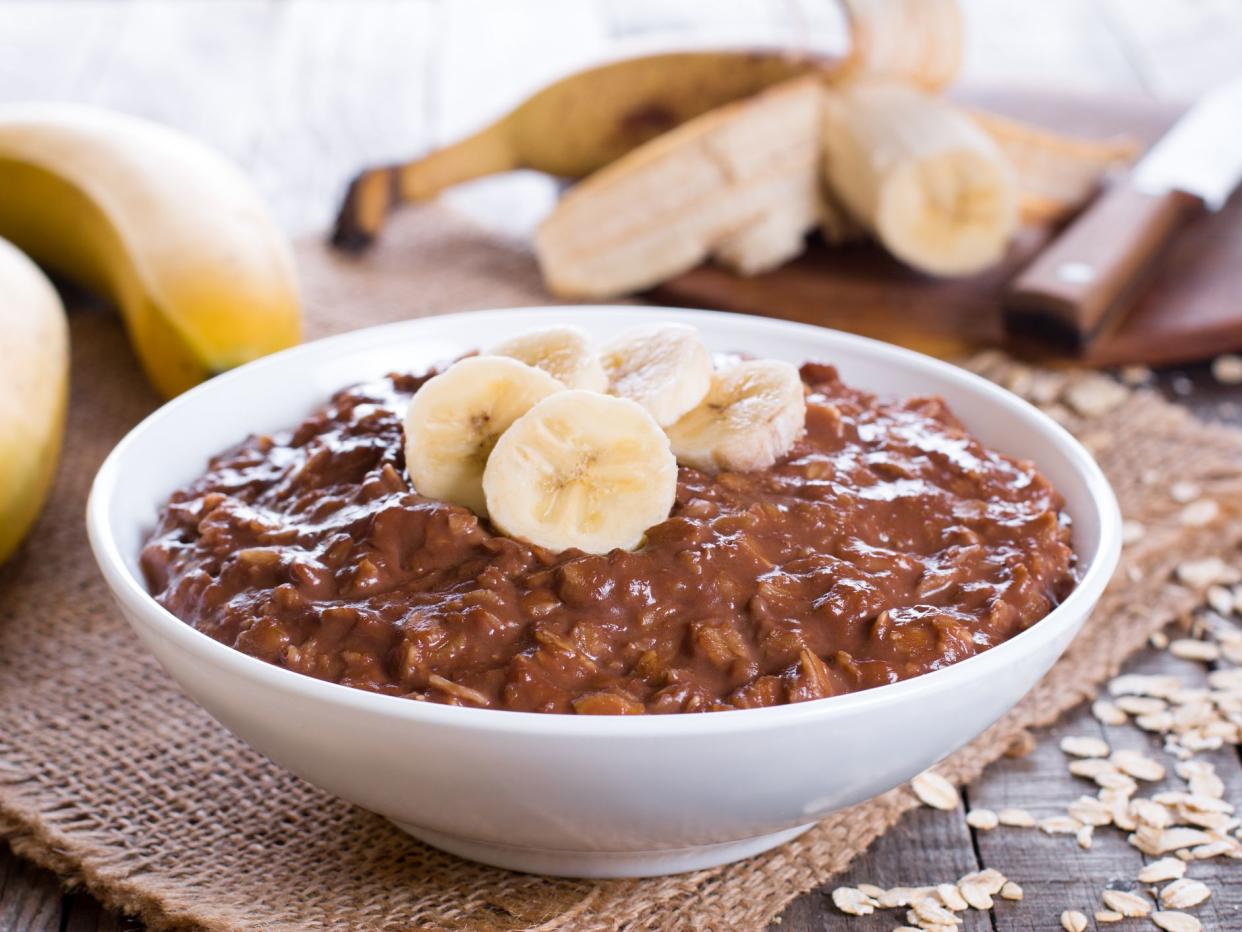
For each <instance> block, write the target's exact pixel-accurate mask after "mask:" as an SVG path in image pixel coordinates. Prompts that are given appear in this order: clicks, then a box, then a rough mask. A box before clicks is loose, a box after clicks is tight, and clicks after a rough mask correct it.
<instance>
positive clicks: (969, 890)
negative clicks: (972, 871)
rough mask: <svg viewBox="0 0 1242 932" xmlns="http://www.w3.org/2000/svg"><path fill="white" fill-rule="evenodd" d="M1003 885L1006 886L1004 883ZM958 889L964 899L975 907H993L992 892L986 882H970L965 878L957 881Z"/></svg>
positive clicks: (982, 908)
mask: <svg viewBox="0 0 1242 932" xmlns="http://www.w3.org/2000/svg"><path fill="white" fill-rule="evenodd" d="M1001 886H1004V884H1002V885H1001ZM957 889H958V891H959V892H960V893H961V894H962V899H964V900H965V901H966V902H967V903H969V904H970V905H971V906H972V907H974V908H975V909H981V910H986V909H991V908H992V906H993V905H995V904H993V902H992V894H991V893H989V892H988V888H987V885H986V884H983V883H980V882H978V881H975V882H968V881H967V880H966V879H965V878H963V879H962V880H959V881H958V882H957Z"/></svg>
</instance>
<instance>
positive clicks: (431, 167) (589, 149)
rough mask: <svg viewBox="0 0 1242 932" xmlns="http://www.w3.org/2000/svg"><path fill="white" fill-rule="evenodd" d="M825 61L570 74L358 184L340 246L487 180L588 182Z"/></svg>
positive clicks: (660, 58)
mask: <svg viewBox="0 0 1242 932" xmlns="http://www.w3.org/2000/svg"><path fill="white" fill-rule="evenodd" d="M829 67H830V64H829V63H828V62H826V61H823V60H817V59H813V58H808V57H806V56H798V55H793V54H790V53H785V52H777V51H711V52H670V53H666V54H661V55H647V56H641V57H637V58H627V59H623V60H621V61H616V62H610V63H609V64H606V65H600V66H599V67H596V68H590V69H587V70H585V71H580V72H577V73H575V74H571V75H569V76H567V77H565V78H562V79H561V80H559V81H557V82H555V83H554V84H550V85H549V86H547V87H545V88H544V89H543V90H541V91H539V92H538V93H536V94H535V95H534V96H532V97H530V98H529V99H528V100H526V101H525V102H524V103H522V104H521V105H519V106H518V107H517V109H515V110H513V111H512V112H511V113H509V114H508V115H506V116H504V117H502V118H501V119H500V120H498V121H497V122H495V123H493V124H492V125H490V126H488V127H485V128H484V129H482V130H480V131H479V132H477V133H475V134H474V135H472V136H469V137H468V138H466V139H463V140H461V141H460V142H457V143H454V144H453V145H451V146H448V147H447V148H443V149H438V150H436V151H435V152H432V153H431V154H429V155H427V156H425V157H423V158H421V159H416V160H415V161H412V162H406V163H404V164H401V165H390V166H384V167H381V168H373V169H368V170H367V171H364V172H362V173H361V174H360V175H358V177H357V178H355V179H354V181H353V182H352V183H351V185H350V188H349V192H348V193H347V195H346V198H345V202H344V204H343V205H342V207H341V211H340V214H339V215H338V217H337V221H336V229H335V232H334V233H333V238H332V240H333V242H334V243H335V244H336V245H338V246H342V247H346V248H359V247H362V246H365V245H367V244H368V243H369V242H370V241H371V240H372V239H373V238H374V237H375V235H376V234H377V233H378V232H379V230H380V227H381V226H383V223H384V221H385V219H386V218H387V216H388V213H389V211H390V210H391V209H392V208H393V207H394V206H395V205H397V204H400V203H402V202H406V201H419V200H426V199H428V198H431V197H434V196H435V195H436V194H439V193H440V192H441V191H443V190H444V189H445V188H448V187H451V186H452V185H455V184H459V183H461V182H463V181H469V180H471V179H473V178H478V177H481V176H483V175H490V174H495V173H497V172H506V171H512V170H513V169H517V168H530V169H534V170H535V171H540V172H546V173H547V174H549V175H559V176H562V177H566V178H583V177H585V176H587V175H589V174H591V173H592V172H594V171H597V170H598V169H600V168H603V167H604V166H605V165H608V164H609V163H611V162H614V161H616V160H617V159H618V158H620V157H621V156H623V155H624V154H625V153H627V152H629V151H630V150H631V149H634V148H636V147H637V146H639V145H641V144H642V143H645V142H647V141H648V140H649V139H652V138H654V137H656V136H658V135H660V134H661V133H663V132H665V131H667V130H670V129H672V128H673V127H675V126H678V125H680V124H681V123H684V122H685V121H686V120H688V119H690V118H692V117H695V116H698V115H699V114H700V113H705V112H707V111H708V110H711V109H713V108H715V107H718V106H720V105H721V104H725V103H728V102H729V101H732V100H738V99H740V98H743V97H747V96H749V95H751V94H753V93H755V92H756V91H760V90H762V89H763V88H765V87H769V86H771V85H773V84H776V83H778V82H780V81H784V80H786V79H788V78H790V77H792V76H794V75H798V74H803V73H805V72H807V71H809V70H817V69H827V68H829Z"/></svg>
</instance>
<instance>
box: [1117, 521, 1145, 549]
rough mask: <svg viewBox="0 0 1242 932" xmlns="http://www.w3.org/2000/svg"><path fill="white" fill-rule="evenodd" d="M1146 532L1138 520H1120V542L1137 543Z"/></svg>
mask: <svg viewBox="0 0 1242 932" xmlns="http://www.w3.org/2000/svg"><path fill="white" fill-rule="evenodd" d="M1146 533H1147V528H1145V527H1144V526H1143V524H1142V522H1140V521H1131V520H1129V519H1127V520H1125V521H1123V522H1121V542H1122V543H1123V544H1126V545H1129V544H1137V543H1138V542H1139V541H1140V540H1142V539H1143V535H1144V534H1146Z"/></svg>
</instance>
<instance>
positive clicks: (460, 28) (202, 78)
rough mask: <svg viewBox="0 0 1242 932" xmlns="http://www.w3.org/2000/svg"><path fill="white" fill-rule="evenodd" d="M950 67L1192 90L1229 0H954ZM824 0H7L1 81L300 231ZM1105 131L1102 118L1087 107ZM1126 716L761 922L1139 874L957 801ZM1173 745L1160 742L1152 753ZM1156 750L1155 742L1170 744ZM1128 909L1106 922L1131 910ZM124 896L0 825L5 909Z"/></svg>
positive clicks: (103, 928)
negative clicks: (584, 92) (219, 184)
mask: <svg viewBox="0 0 1242 932" xmlns="http://www.w3.org/2000/svg"><path fill="white" fill-rule="evenodd" d="M963 6H964V8H965V10H966V19H967V25H968V48H967V55H966V66H965V78H964V81H965V83H966V84H967V85H968V86H970V87H974V88H982V89H986V88H988V87H989V86H995V85H1007V86H1012V85H1026V86H1035V87H1038V88H1041V89H1044V90H1046V89H1049V88H1061V89H1063V90H1068V91H1075V90H1076V91H1095V92H1108V93H1114V94H1130V95H1134V96H1136V97H1141V96H1152V97H1160V98H1166V99H1172V100H1175V101H1183V100H1185V99H1188V98H1191V97H1193V96H1195V95H1197V94H1199V93H1202V92H1203V91H1204V90H1206V89H1208V88H1210V87H1211V86H1213V85H1215V84H1217V83H1219V82H1221V81H1223V80H1225V79H1226V78H1227V77H1229V76H1230V75H1231V74H1232V72H1233V71H1235V70H1236V68H1237V63H1238V62H1239V61H1242V6H1239V4H1237V3H1236V0H1196V2H1195V3H1186V2H1184V0H1144V2H1141V3H1140V2H1137V0H1047V2H1043V3H1039V4H1029V3H1025V4H1019V3H996V2H995V0H965V2H963ZM843 36H844V28H843V22H842V20H841V17H840V14H839V11H837V10H836V8H835V7H834V6H833V5H832V4H829V3H827V2H810V0H805V2H797V0H789V2H784V3H770V2H767V0H526V2H523V3H522V4H515V3H504V2H503V0H440V2H436V0H414V2H406V3H397V2H390V0H355V2H344V0H338V2H315V3H310V2H303V0H263V2H237V0H225V2H209V0H183V2H179V3H176V4H169V3H164V2H161V0H115V2H110V3H98V2H91V0H58V2H51V3H49V2H44V0H0V101H4V100H36V99H64V100H78V101H83V102H87V103H94V104H99V105H106V106H112V107H117V108H120V109H123V110H127V111H130V112H134V113H138V114H141V115H145V116H149V117H153V118H155V119H161V120H164V121H166V122H169V123H171V124H173V125H175V126H178V127H181V128H182V129H185V130H187V131H188V132H191V133H193V134H195V135H197V136H199V137H200V138H202V139H204V140H205V141H207V142H208V143H210V144H212V145H214V146H216V147H218V148H219V149H221V150H222V151H224V152H225V153H226V154H228V155H229V156H231V157H232V158H234V159H235V160H237V161H238V162H239V163H240V164H242V165H243V166H244V167H245V168H246V169H247V170H248V171H249V172H251V173H252V174H253V176H254V177H255V179H256V182H257V183H258V185H259V187H260V189H261V190H262V191H263V192H264V194H265V195H266V196H267V197H268V198H269V199H270V201H271V202H272V204H273V205H274V209H275V210H276V213H277V215H278V217H279V218H280V220H281V222H282V223H283V224H284V226H285V227H286V228H287V229H288V230H289V231H290V232H292V233H302V232H305V231H308V230H319V229H323V228H324V227H325V226H326V224H327V222H328V220H329V219H330V217H331V216H332V214H333V211H334V209H335V206H336V202H337V199H338V197H339V195H340V193H341V191H342V189H343V185H344V183H345V181H346V179H347V178H348V177H349V176H350V175H351V174H352V173H353V172H354V171H355V170H356V169H357V168H358V167H360V166H361V165H364V164H368V163H374V162H380V161H385V160H389V159H392V158H395V157H399V156H404V155H408V154H411V153H415V152H418V151H421V150H423V149H425V148H427V147H429V146H430V145H432V144H434V143H439V142H444V141H446V140H448V139H450V138H452V137H453V136H455V135H456V134H458V133H460V132H462V131H464V130H466V129H468V128H469V127H470V126H473V125H475V124H477V123H478V122H481V121H482V120H484V119H486V118H487V117H489V116H491V115H494V114H495V113H497V112H500V111H501V110H503V109H504V108H505V107H506V106H508V105H509V104H511V103H513V102H514V101H516V100H517V99H519V98H520V96H521V95H522V94H523V93H525V92H526V91H527V90H529V89H530V88H533V87H535V86H537V85H538V84H539V83H540V82H542V81H543V80H545V79H546V78H548V77H551V76H553V75H554V74H556V73H557V72H558V71H560V70H564V69H566V68H570V67H575V66H577V65H580V64H584V63H586V62H588V61H591V60H593V59H595V58H597V57H601V56H604V55H608V54H616V53H618V52H622V51H630V50H633V49H635V48H640V47H641V48H648V47H652V46H664V47H669V46H675V45H687V44H695V43H699V42H724V43H729V42H732V43H737V42H743V41H745V42H758V43H774V42H795V43H802V44H809V45H813V46H815V47H819V48H827V49H833V48H839V47H840V44H841V41H842V39H843ZM1095 128H1096V129H1097V130H1098V129H1100V128H1101V127H1098V126H1097V127H1095ZM555 193H556V188H555V186H554V185H553V184H552V183H551V182H549V181H548V180H547V179H544V178H540V177H537V176H532V175H523V176H518V177H513V178H507V179H496V180H488V181H483V182H479V183H477V184H475V185H470V186H466V187H465V188H464V189H462V190H460V191H455V192H453V194H452V195H451V198H450V200H451V202H452V203H453V204H454V205H455V206H457V207H459V208H461V209H463V210H466V211H467V212H469V213H471V214H472V215H473V216H475V217H476V218H477V219H479V220H481V221H482V222H484V223H485V224H488V225H491V226H493V227H495V228H497V229H501V230H504V231H506V232H509V233H513V234H516V235H524V234H526V233H528V232H529V230H530V229H531V228H532V226H533V224H534V223H535V222H536V221H537V219H538V217H539V216H540V215H541V214H542V212H543V211H545V210H546V209H547V208H548V207H549V206H550V205H551V203H552V200H553V198H554V197H555ZM1159 385H1160V387H1161V388H1162V389H1163V390H1164V391H1165V392H1166V394H1168V395H1169V397H1171V398H1176V399H1178V400H1180V401H1182V402H1184V403H1186V404H1189V405H1190V406H1192V407H1193V408H1194V409H1195V410H1196V412H1197V413H1199V414H1201V415H1203V416H1205V417H1209V418H1213V419H1219V420H1224V421H1230V422H1233V423H1238V424H1242V391H1239V389H1237V388H1227V387H1224V386H1221V385H1219V384H1217V383H1215V382H1214V381H1213V380H1212V378H1211V376H1210V375H1209V374H1208V372H1207V370H1206V367H1203V366H1199V367H1192V368H1188V369H1182V370H1171V371H1167V372H1163V373H1160V375H1159ZM1134 668H1135V669H1141V670H1146V671H1160V672H1174V673H1177V674H1178V675H1182V676H1184V678H1185V679H1186V680H1187V682H1188V683H1191V684H1194V683H1202V682H1203V677H1204V676H1205V672H1204V668H1203V667H1202V666H1201V665H1199V664H1187V663H1185V662H1182V661H1177V660H1175V659H1174V658H1172V657H1170V656H1169V655H1168V654H1166V653H1162V652H1161V653H1157V652H1150V653H1147V654H1144V655H1142V656H1140V657H1139V658H1136V660H1135V662H1134ZM1128 732H1132V729H1105V728H1103V727H1102V726H1100V725H1099V724H1098V723H1097V722H1096V721H1095V719H1094V718H1092V717H1091V715H1090V713H1089V711H1087V710H1086V709H1085V707H1084V708H1083V709H1080V710H1078V711H1077V712H1075V713H1072V714H1071V715H1069V716H1067V717H1066V718H1065V719H1064V720H1063V721H1061V722H1059V723H1058V724H1057V725H1056V726H1054V727H1053V728H1051V729H1048V730H1046V731H1045V732H1042V733H1040V734H1039V735H1038V738H1039V741H1038V744H1037V746H1036V749H1035V750H1034V751H1033V752H1032V753H1031V754H1030V755H1028V756H1027V757H1024V758H1020V759H1005V760H1002V761H1000V762H998V763H997V764H996V765H994V766H993V767H991V768H990V769H989V770H988V771H987V772H986V773H985V774H984V775H983V777H981V778H980V779H979V780H978V781H976V783H975V784H974V785H972V786H971V787H969V788H968V789H967V791H966V793H965V794H964V795H965V801H966V802H965V805H964V806H963V807H959V809H958V810H956V811H954V812H947V813H946V812H937V811H933V810H929V809H920V810H917V811H915V812H913V813H911V814H910V815H909V816H908V817H907V818H906V819H905V820H904V821H903V822H902V823H901V824H900V825H899V826H898V827H897V828H896V829H894V830H893V831H892V832H890V833H889V834H888V835H886V836H885V837H884V838H882V839H881V840H880V841H879V842H878V843H877V844H876V845H875V846H874V847H873V848H872V849H871V850H870V851H869V852H867V854H866V855H865V856H864V857H862V858H860V859H859V860H858V862H857V863H856V864H855V865H854V866H853V868H852V869H851V871H849V872H848V873H847V874H846V875H844V876H842V877H840V878H837V880H836V881H834V882H833V883H832V884H829V885H827V886H825V888H823V889H821V890H817V891H813V892H812V893H809V894H807V895H806V896H804V897H801V898H800V899H798V900H796V901H795V902H794V903H793V904H791V906H790V907H789V908H788V910H787V911H786V912H785V914H784V915H783V916H782V917H781V921H780V923H779V924H778V925H774V926H773V928H774V929H780V930H781V932H790V930H796V932H803V930H807V932H809V930H826V929H859V930H862V932H869V930H880V929H884V930H887V929H892V928H894V927H895V926H898V925H900V924H902V921H903V920H904V916H902V915H900V913H898V912H886V913H883V914H879V915H876V916H872V917H866V918H853V917H848V918H847V917H845V916H844V915H842V914H841V913H840V912H839V911H837V910H836V909H835V907H834V906H833V905H832V903H831V899H830V893H831V890H832V889H833V888H834V887H835V886H837V885H838V884H846V885H848V884H857V883H875V884H877V885H881V886H891V885H897V884H913V883H923V882H931V881H940V880H952V879H956V878H957V877H959V876H961V875H962V874H963V873H966V872H967V871H970V870H975V869H979V868H980V867H984V866H994V867H996V868H998V869H1000V870H1002V871H1003V872H1005V873H1006V874H1007V875H1009V876H1010V877H1012V878H1013V879H1014V880H1016V881H1017V882H1019V883H1020V884H1021V885H1022V886H1023V888H1024V890H1025V898H1024V900H1023V901H1022V902H1021V903H1008V902H1001V903H1000V905H999V906H998V908H997V909H996V911H995V912H993V913H989V914H982V913H977V914H974V915H971V916H969V917H968V919H967V924H966V925H965V926H964V928H966V929H970V930H973V929H989V928H990V929H995V930H1011V929H1012V930H1024V929H1053V928H1056V927H1057V917H1058V916H1059V914H1060V912H1061V910H1062V909H1066V908H1078V909H1081V910H1082V911H1083V912H1085V913H1087V914H1088V915H1090V914H1091V912H1092V911H1093V909H1094V908H1095V906H1096V905H1097V904H1098V901H1099V900H1098V896H1099V892H1100V890H1101V889H1102V888H1103V887H1104V886H1105V885H1106V884H1107V883H1109V882H1110V881H1114V882H1122V881H1126V880H1128V879H1129V878H1131V877H1132V876H1133V873H1134V868H1135V867H1136V864H1137V863H1138V861H1137V860H1136V858H1138V859H1140V860H1141V856H1139V855H1138V853H1137V852H1136V851H1135V850H1134V849H1133V848H1131V847H1129V846H1128V845H1127V844H1126V843H1125V841H1124V839H1122V838H1121V836H1120V833H1118V832H1116V831H1115V830H1112V829H1106V830H1099V831H1097V833H1096V838H1095V841H1094V843H1093V846H1092V848H1091V850H1090V851H1082V850H1081V849H1079V848H1078V847H1077V845H1076V844H1075V842H1074V840H1073V839H1072V838H1071V837H1067V836H1046V835H1043V834H1042V833H1040V832H1038V831H1036V830H1032V829H1004V828H1002V829H997V830H995V831H993V832H974V831H972V830H970V829H969V827H968V826H967V825H966V822H965V812H966V806H974V807H981V806H987V807H990V808H996V807H999V806H1003V805H1019V806H1024V807H1027V808H1030V809H1032V810H1033V811H1034V812H1036V813H1037V814H1038V815H1045V814H1051V813H1052V812H1053V811H1054V810H1056V809H1059V808H1060V809H1063V807H1064V805H1065V803H1067V802H1069V801H1070V800H1072V799H1073V798H1075V796H1077V795H1078V794H1079V793H1082V792H1084V791H1090V788H1089V786H1088V785H1087V784H1086V783H1085V781H1082V780H1079V779H1076V778H1074V777H1072V776H1070V775H1069V774H1068V772H1067V771H1066V769H1065V757H1064V755H1063V754H1062V752H1061V751H1060V750H1059V749H1058V748H1057V741H1058V740H1059V738H1060V737H1062V736H1064V735H1068V734H1101V733H1102V734H1105V735H1106V736H1107V737H1108V739H1109V740H1111V741H1113V742H1115V743H1117V745H1118V746H1145V745H1146V744H1147V743H1149V742H1150V739H1149V738H1147V737H1145V736H1143V735H1141V734H1131V733H1128ZM1161 759H1162V760H1164V758H1161ZM1211 759H1213V760H1214V761H1215V762H1216V764H1217V769H1218V772H1219V773H1220V774H1221V776H1222V778H1223V779H1225V781H1226V784H1227V795H1228V797H1229V798H1231V799H1233V800H1235V801H1238V800H1242V767H1240V766H1239V761H1238V757H1237V754H1236V752H1235V751H1234V750H1232V749H1229V750H1227V751H1223V752H1220V753H1219V754H1217V755H1213V756H1212V758H1211ZM1167 762H1168V761H1167V760H1166V763H1167ZM1193 875H1194V876H1196V877H1200V878H1203V879H1205V880H1207V882H1208V883H1209V884H1210V885H1211V887H1212V890H1213V897H1212V900H1211V901H1210V902H1209V904H1205V906H1204V907H1203V908H1202V909H1201V910H1199V911H1198V912H1199V915H1200V916H1201V917H1202V919H1203V921H1204V927H1205V928H1207V929H1242V913H1240V910H1242V876H1240V875H1242V871H1239V870H1238V867H1237V862H1232V861H1224V862H1208V863H1199V864H1196V865H1195V868H1194V871H1193ZM1137 927H1139V924H1138V923H1135V922H1133V921H1132V922H1130V923H1127V924H1126V925H1123V926H1119V927H1118V928H1122V929H1125V928H1137ZM139 928H141V926H140V924H139V923H137V922H136V921H134V920H131V919H125V918H123V917H120V916H118V915H116V914H114V913H112V912H110V911H108V910H106V909H103V908H101V907H100V906H99V904H98V903H96V902H95V901H94V900H93V899H92V898H90V897H89V896H88V895H86V894H83V893H80V892H79V893H71V894H65V893H64V892H63V891H62V890H61V889H60V887H59V885H58V883H57V881H56V879H55V878H54V877H53V875H51V874H50V873H48V872H46V871H42V870H39V869H36V868H34V867H32V866H31V865H30V864H28V863H26V862H24V861H22V860H21V859H20V858H18V857H16V856H15V855H13V854H12V852H11V851H10V850H9V849H8V848H7V847H6V846H4V845H3V844H0V932H8V930H22V932H26V930H30V932H42V930H52V932H61V930H64V932H121V930H126V932H132V930H136V929H139Z"/></svg>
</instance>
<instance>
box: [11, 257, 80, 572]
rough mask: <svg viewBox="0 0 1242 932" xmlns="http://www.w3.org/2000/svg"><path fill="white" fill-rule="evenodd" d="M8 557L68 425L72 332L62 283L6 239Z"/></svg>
mask: <svg viewBox="0 0 1242 932" xmlns="http://www.w3.org/2000/svg"><path fill="white" fill-rule="evenodd" d="M0 296H2V298H3V299H2V300H0V354H3V358H4V365H3V366H0V563H3V562H4V561H5V560H7V559H8V558H9V556H10V555H11V554H12V553H13V551H14V550H15V549H16V548H17V545H18V544H19V543H21V540H22V538H23V537H25V536H26V532H27V531H28V530H29V529H30V525H31V524H33V523H34V520H35V518H36V517H38V515H39V509H40V508H41V507H42V506H43V500H44V498H45V497H46V496H47V491H48V487H49V486H50V485H51V482H52V475H53V473H55V471H56V460H57V457H58V455H59V453H60V443H61V437H62V435H63V433H64V427H65V402H66V400H67V396H68V391H69V333H68V328H67V327H66V325H65V309H64V307H62V306H61V303H60V298H59V297H58V296H57V294H56V289H54V288H53V287H52V283H51V282H49V281H48V280H47V278H46V277H45V276H44V275H43V273H42V272H40V271H39V268H38V266H36V265H35V264H34V263H33V262H31V261H30V260H29V259H27V258H26V257H25V256H24V255H22V254H21V253H20V252H18V251H17V250H16V249H14V248H13V247H12V246H10V245H9V244H8V243H6V242H4V241H3V240H0Z"/></svg>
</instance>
